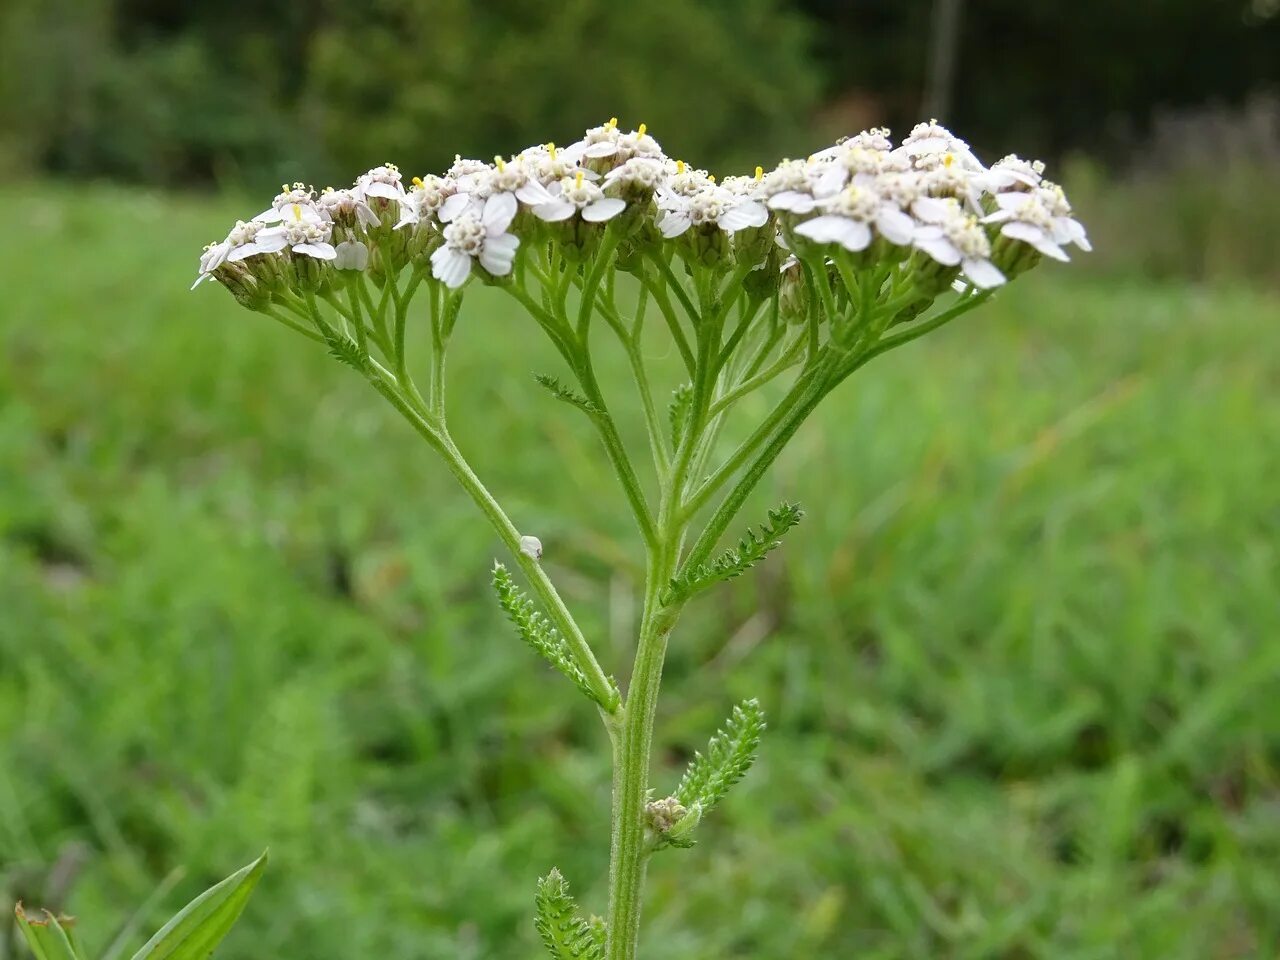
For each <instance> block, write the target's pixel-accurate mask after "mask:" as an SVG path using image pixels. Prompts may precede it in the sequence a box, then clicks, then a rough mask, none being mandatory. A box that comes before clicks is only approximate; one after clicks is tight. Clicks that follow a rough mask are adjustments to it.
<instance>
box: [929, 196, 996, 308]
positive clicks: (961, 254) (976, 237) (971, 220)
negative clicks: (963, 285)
mask: <svg viewBox="0 0 1280 960" xmlns="http://www.w3.org/2000/svg"><path fill="white" fill-rule="evenodd" d="M950 203H951V206H950V209H951V215H950V216H949V217H947V218H946V219H945V220H943V221H942V222H941V223H927V224H923V225H921V226H919V227H917V228H916V231H915V237H914V239H913V243H914V245H915V247H916V249H918V250H921V251H923V252H924V253H926V254H928V255H929V256H930V257H932V258H933V259H934V260H936V261H937V262H938V263H940V264H942V265H943V266H947V267H955V266H958V267H960V269H961V270H963V271H964V274H965V276H966V277H968V278H969V281H970V282H971V283H972V284H973V285H974V286H975V287H978V288H980V289H984V290H986V289H990V288H991V287H998V286H1000V285H1001V284H1002V283H1004V282H1005V276H1004V274H1003V273H1001V272H1000V270H999V269H998V268H997V267H996V265H995V264H993V263H992V262H991V241H990V240H989V239H988V238H987V233H986V231H985V230H983V229H982V225H981V224H980V223H979V222H978V220H977V218H976V217H972V216H970V215H968V214H967V213H965V212H964V211H963V210H961V209H960V205H959V204H957V203H956V202H955V201H954V200H953V201H951V202H950Z"/></svg>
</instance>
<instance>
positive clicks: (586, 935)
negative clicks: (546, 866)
mask: <svg viewBox="0 0 1280 960" xmlns="http://www.w3.org/2000/svg"><path fill="white" fill-rule="evenodd" d="M535 902H536V904H537V907H538V915H537V917H536V918H535V919H534V921H533V925H534V927H535V928H537V931H538V936H539V937H541V938H542V944H543V946H545V947H546V948H547V953H549V954H550V955H551V956H552V958H553V960H603V958H604V937H603V936H602V933H603V928H604V925H603V923H601V922H598V921H594V918H593V921H587V920H583V919H582V917H580V916H578V905H577V904H576V903H574V900H573V896H572V895H571V894H570V893H569V882H568V881H567V880H565V878H564V877H563V876H561V874H560V871H559V870H557V869H555V868H554V867H553V868H552V870H551V872H550V873H549V874H547V875H546V876H545V877H543V878H542V879H541V880H539V881H538V895H537V898H536V900H535Z"/></svg>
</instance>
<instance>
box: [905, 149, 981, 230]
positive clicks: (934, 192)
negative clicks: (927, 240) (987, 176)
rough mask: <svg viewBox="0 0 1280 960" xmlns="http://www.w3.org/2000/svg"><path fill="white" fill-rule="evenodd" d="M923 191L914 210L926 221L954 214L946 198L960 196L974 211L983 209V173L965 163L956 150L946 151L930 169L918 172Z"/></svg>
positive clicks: (937, 221)
mask: <svg viewBox="0 0 1280 960" xmlns="http://www.w3.org/2000/svg"><path fill="white" fill-rule="evenodd" d="M916 178H917V182H918V184H919V186H920V193H921V195H920V196H919V197H918V198H917V199H915V200H913V201H912V203H911V213H912V214H913V215H914V216H915V217H916V218H917V219H919V220H923V221H924V222H925V223H941V222H942V220H944V219H946V218H947V217H949V216H951V206H950V204H949V203H947V202H946V201H948V200H956V201H958V202H959V203H960V205H961V206H962V207H965V208H966V209H968V210H969V211H970V212H971V213H975V214H976V213H981V212H982V206H981V199H982V180H981V174H978V173H975V172H974V171H972V170H970V169H968V168H967V167H965V166H963V165H962V164H961V163H960V162H958V161H957V160H956V156H955V154H953V153H948V154H944V155H943V156H942V157H941V158H940V160H939V162H938V163H937V164H936V165H935V166H933V167H931V168H930V169H928V170H924V171H917V172H916Z"/></svg>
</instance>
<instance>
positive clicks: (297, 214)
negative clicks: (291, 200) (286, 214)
mask: <svg viewBox="0 0 1280 960" xmlns="http://www.w3.org/2000/svg"><path fill="white" fill-rule="evenodd" d="M293 219H295V220H301V219H302V207H301V206H300V205H299V204H296V203H295V204H293Z"/></svg>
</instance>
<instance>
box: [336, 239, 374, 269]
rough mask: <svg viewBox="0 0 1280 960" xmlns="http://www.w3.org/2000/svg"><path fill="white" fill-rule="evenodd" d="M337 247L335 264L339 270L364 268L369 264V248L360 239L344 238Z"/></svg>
mask: <svg viewBox="0 0 1280 960" xmlns="http://www.w3.org/2000/svg"><path fill="white" fill-rule="evenodd" d="M336 249H337V251H338V257H337V259H336V260H334V262H333V265H334V266H335V267H337V268H338V269H339V270H363V269H364V268H365V267H367V266H368V265H369V248H368V247H366V246H365V245H364V244H363V243H361V242H360V241H359V240H344V241H342V243H340V244H338V246H337V247H336Z"/></svg>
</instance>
